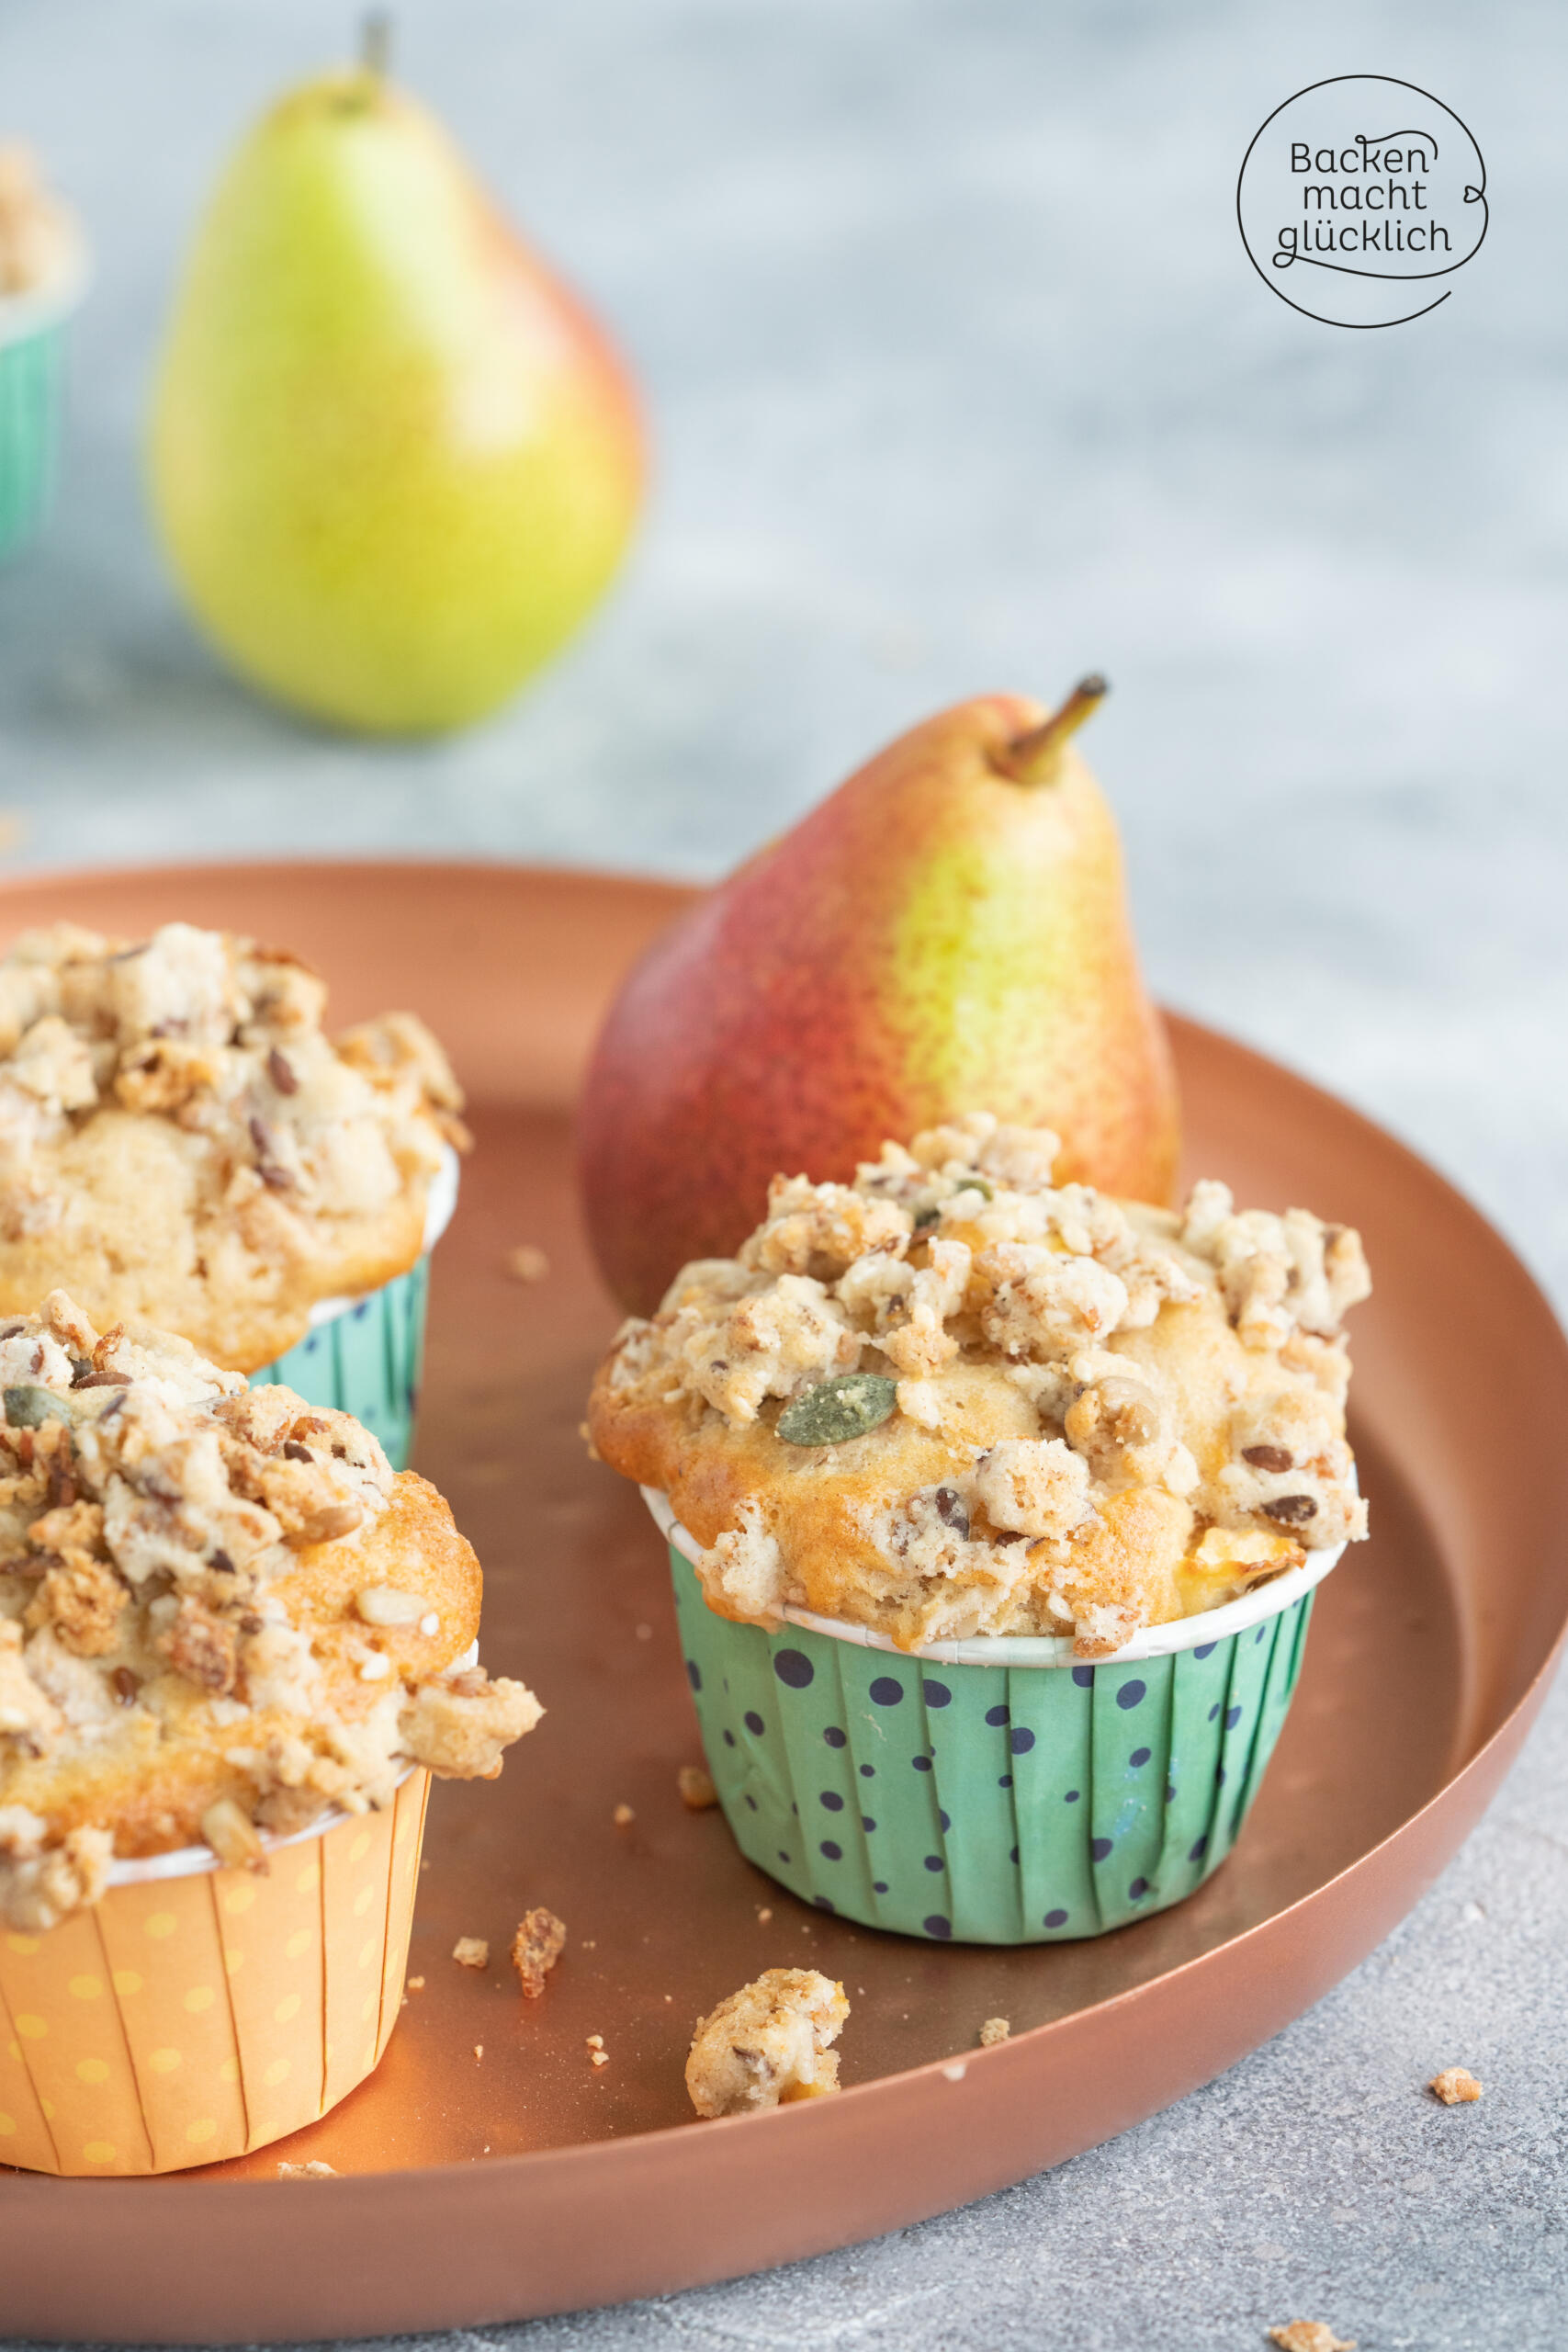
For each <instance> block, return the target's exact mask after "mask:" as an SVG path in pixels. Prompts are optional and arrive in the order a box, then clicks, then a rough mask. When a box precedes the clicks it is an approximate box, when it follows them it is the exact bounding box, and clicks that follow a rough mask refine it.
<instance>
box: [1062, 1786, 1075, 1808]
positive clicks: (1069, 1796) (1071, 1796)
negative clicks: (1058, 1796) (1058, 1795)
mask: <svg viewBox="0 0 1568 2352" xmlns="http://www.w3.org/2000/svg"><path fill="white" fill-rule="evenodd" d="M1077 1801H1078V1792H1077V1789H1069V1790H1068V1791H1067V1793H1066V1796H1065V1797H1064V1798H1063V1799H1062V1803H1063V1804H1077Z"/></svg>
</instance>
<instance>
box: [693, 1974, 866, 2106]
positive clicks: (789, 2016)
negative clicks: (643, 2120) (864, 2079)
mask: <svg viewBox="0 0 1568 2352" xmlns="http://www.w3.org/2000/svg"><path fill="white" fill-rule="evenodd" d="M849 2013H850V2005H849V2002H848V2001H847V2000H846V1999H845V1997H844V1988H843V1986H842V1985H836V1984H835V1983H834V1982H833V1981H832V1979H831V1978H830V1977H827V1976H823V1975H820V1974H819V1973H818V1971H817V1970H816V1969H814V1968H768V1969H764V1970H763V1972H762V1973H761V1976H759V1977H758V1978H757V1980H756V1982H755V1983H754V1984H751V1985H742V1986H741V1987H740V1990H739V1992H738V1993H731V1994H730V1996H729V1997H728V2000H724V2001H721V2002H720V2003H719V2005H718V2007H717V2008H716V2009H714V2010H713V2011H711V2012H710V2014H709V2015H708V2016H707V2017H705V2018H698V2019H697V2026H696V2031H695V2032H694V2035H693V2037H692V2050H691V2055H690V2057H689V2058H688V2059H687V2061H686V2088H687V2090H688V2091H689V2092H690V2093H691V2098H692V2105H693V2106H694V2108H695V2109H696V2110H697V2113H698V2114H699V2115H701V2116H716V2115H745V2114H749V2113H750V2112H752V2111H753V2110H755V2109H759V2108H764V2107H778V2106H781V2105H784V2104H788V2103H790V2102H792V2101H794V2100H795V2099H803V2098H823V2097H825V2096H826V2095H827V2094H828V2093H829V2092H831V2091H836V2090H837V2089H838V2087H839V2053H838V2052H837V2051H836V2050H830V2049H829V2043H830V2042H833V2041H837V2040H838V2037H839V2032H840V2028H841V2027H842V2025H843V2023H844V2020H845V2018H847V2017H848V2016H849Z"/></svg>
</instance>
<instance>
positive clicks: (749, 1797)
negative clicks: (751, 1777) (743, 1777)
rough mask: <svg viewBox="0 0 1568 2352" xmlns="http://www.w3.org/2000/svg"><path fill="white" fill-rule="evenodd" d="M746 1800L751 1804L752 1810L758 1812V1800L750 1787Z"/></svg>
mask: <svg viewBox="0 0 1568 2352" xmlns="http://www.w3.org/2000/svg"><path fill="white" fill-rule="evenodd" d="M746 1802H747V1804H749V1805H750V1808H751V1810H752V1812H753V1813H755V1812H756V1810H757V1800H756V1798H755V1797H754V1796H753V1795H752V1794H751V1792H750V1789H748V1790H747V1792H746Z"/></svg>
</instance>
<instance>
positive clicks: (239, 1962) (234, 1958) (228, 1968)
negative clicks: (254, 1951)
mask: <svg viewBox="0 0 1568 2352" xmlns="http://www.w3.org/2000/svg"><path fill="white" fill-rule="evenodd" d="M244 1964H245V1955H244V1953H243V1951H231V1952H230V1954H229V1955H228V1957H227V1959H226V1960H225V1961H224V1962H223V1967H224V1971H225V1973H227V1974H228V1975H230V1976H238V1974H239V1973H240V1971H241V1969H242V1968H243V1966H244Z"/></svg>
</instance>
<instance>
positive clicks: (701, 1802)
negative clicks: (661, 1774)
mask: <svg viewBox="0 0 1568 2352" xmlns="http://www.w3.org/2000/svg"><path fill="white" fill-rule="evenodd" d="M675 1786H676V1787H677V1788H678V1789H679V1790H680V1792H681V1803H682V1804H683V1805H684V1806H685V1807H686V1809H687V1811H688V1812H689V1813H705V1812H706V1811H707V1809H708V1807H709V1805H711V1804H717V1803H718V1791H717V1790H716V1788H715V1787H714V1784H713V1774H712V1773H711V1772H709V1771H708V1770H705V1767H704V1766H703V1765H701V1764H682V1767H681V1769H680V1770H679V1771H678V1772H677V1773H676V1775H675Z"/></svg>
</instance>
